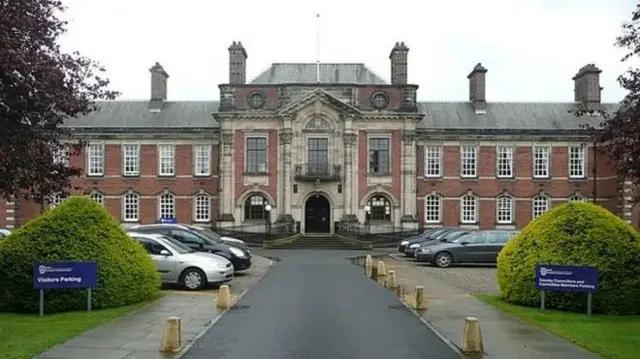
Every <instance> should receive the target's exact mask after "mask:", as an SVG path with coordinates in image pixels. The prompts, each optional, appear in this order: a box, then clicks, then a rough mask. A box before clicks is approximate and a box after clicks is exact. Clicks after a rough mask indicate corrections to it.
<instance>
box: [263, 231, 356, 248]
mask: <svg viewBox="0 0 640 359" xmlns="http://www.w3.org/2000/svg"><path fill="white" fill-rule="evenodd" d="M276 248H282V249H363V246H362V244H360V243H354V242H349V241H346V240H344V239H342V238H340V237H338V236H333V235H330V234H329V235H328V234H315V233H313V234H309V233H307V234H303V235H301V236H300V237H298V238H297V239H296V240H294V241H292V242H290V243H283V244H280V245H277V247H276Z"/></svg>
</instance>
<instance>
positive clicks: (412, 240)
mask: <svg viewBox="0 0 640 359" xmlns="http://www.w3.org/2000/svg"><path fill="white" fill-rule="evenodd" d="M454 229H456V228H451V227H441V228H435V229H430V230H426V231H424V232H423V233H422V234H420V235H419V236H415V237H409V238H407V239H405V240H404V241H401V242H400V244H399V245H398V251H400V250H401V252H402V253H405V255H407V248H409V247H411V246H413V245H414V244H416V243H420V242H423V241H425V240H427V239H428V238H433V237H436V236H438V235H440V234H442V233H446V232H449V231H452V230H454ZM412 248H418V246H413V247H412Z"/></svg>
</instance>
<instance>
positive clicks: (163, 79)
mask: <svg viewBox="0 0 640 359" xmlns="http://www.w3.org/2000/svg"><path fill="white" fill-rule="evenodd" d="M149 72H151V102H150V105H149V106H150V110H151V111H153V112H159V111H161V110H162V106H163V105H164V101H166V100H167V79H168V78H169V74H167V72H166V71H165V70H164V69H163V68H162V65H160V63H158V62H156V64H155V65H153V67H151V68H150V69H149Z"/></svg>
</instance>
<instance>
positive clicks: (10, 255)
mask: <svg viewBox="0 0 640 359" xmlns="http://www.w3.org/2000/svg"><path fill="white" fill-rule="evenodd" d="M40 261H52V262H54V261H96V262H97V263H98V287H97V288H95V289H94V291H93V307H94V308H96V309H103V308H112V307H119V306H124V305H129V304H133V303H139V302H142V301H146V300H150V299H153V298H154V297H155V296H157V295H158V293H159V290H160V278H159V275H158V273H157V269H156V265H155V263H154V262H153V260H152V259H151V257H150V256H149V255H148V254H147V252H146V251H145V250H144V249H143V248H142V246H140V245H139V244H137V243H136V242H135V241H133V240H132V239H131V238H130V237H129V236H128V235H127V234H126V232H125V231H124V230H123V229H122V227H121V226H120V224H119V223H118V222H117V221H116V220H115V219H114V218H113V217H112V216H111V214H109V212H107V210H106V209H105V208H104V207H103V206H102V205H100V204H98V203H96V202H95V201H93V200H91V199H90V198H89V197H85V196H78V197H71V198H69V199H67V200H65V201H64V202H63V203H62V204H60V205H59V206H57V207H56V208H54V209H52V210H49V211H46V212H45V213H43V214H42V215H40V216H39V217H37V218H34V219H33V220H31V221H29V222H28V223H27V224H25V225H24V226H22V227H21V228H19V229H17V230H16V231H14V232H13V233H12V234H11V236H9V237H7V238H6V239H5V240H3V241H0V273H2V274H1V275H0V311H10V312H32V313H33V312H37V310H38V296H39V294H38V291H37V290H35V289H33V264H34V263H35V262H40ZM86 295H87V294H86V291H85V290H82V289H74V290H71V289H70V290H65V289H56V290H45V312H46V313H54V312H63V311H71V310H86V303H87V302H86Z"/></svg>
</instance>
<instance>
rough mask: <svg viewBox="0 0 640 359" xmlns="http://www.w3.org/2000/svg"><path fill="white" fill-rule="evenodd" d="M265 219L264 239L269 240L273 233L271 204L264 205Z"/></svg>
mask: <svg viewBox="0 0 640 359" xmlns="http://www.w3.org/2000/svg"><path fill="white" fill-rule="evenodd" d="M264 219H265V221H266V222H265V226H264V240H265V241H266V240H269V234H271V205H270V204H267V205H266V206H264Z"/></svg>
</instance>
